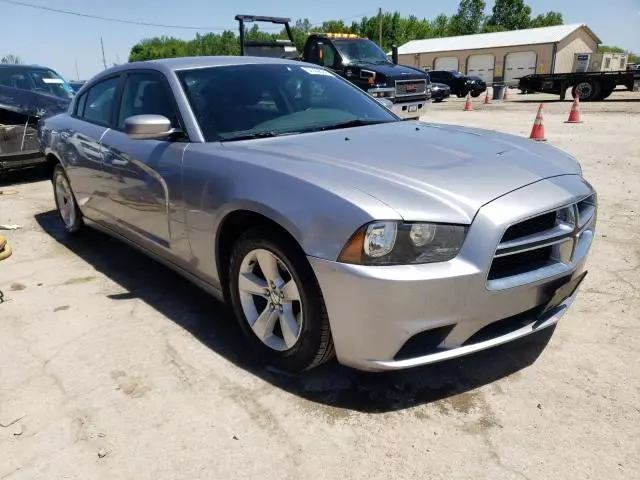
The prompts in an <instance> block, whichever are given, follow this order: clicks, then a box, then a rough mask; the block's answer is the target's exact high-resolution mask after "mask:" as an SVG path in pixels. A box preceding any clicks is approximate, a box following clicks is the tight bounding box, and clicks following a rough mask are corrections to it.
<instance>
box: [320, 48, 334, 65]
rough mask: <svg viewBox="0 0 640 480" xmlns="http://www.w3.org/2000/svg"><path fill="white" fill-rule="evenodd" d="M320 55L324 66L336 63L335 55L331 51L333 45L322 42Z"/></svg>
mask: <svg viewBox="0 0 640 480" xmlns="http://www.w3.org/2000/svg"><path fill="white" fill-rule="evenodd" d="M322 56H323V57H324V65H325V66H326V67H333V66H335V64H336V55H335V53H334V51H333V47H331V45H328V44H326V43H323V44H322Z"/></svg>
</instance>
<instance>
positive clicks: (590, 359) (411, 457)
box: [0, 91, 640, 480]
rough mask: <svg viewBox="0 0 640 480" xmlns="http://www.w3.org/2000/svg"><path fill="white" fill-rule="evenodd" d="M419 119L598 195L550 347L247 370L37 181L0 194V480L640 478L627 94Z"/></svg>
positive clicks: (191, 308) (179, 293) (192, 306)
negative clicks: (66, 226)
mask: <svg viewBox="0 0 640 480" xmlns="http://www.w3.org/2000/svg"><path fill="white" fill-rule="evenodd" d="M511 93H512V96H511V100H510V101H509V102H506V103H494V104H493V105H483V104H482V103H481V102H482V100H483V98H484V97H481V98H478V99H474V107H475V109H476V110H475V111H472V112H463V111H462V106H463V102H464V100H463V99H457V98H456V99H449V100H447V101H445V102H444V103H442V104H434V105H431V106H430V110H429V112H428V113H427V115H425V117H424V118H423V120H425V121H429V122H444V123H459V124H464V125H471V126H476V127H484V128H489V129H494V130H500V131H506V132H511V133H515V134H518V135H527V136H528V134H529V132H530V130H531V126H532V124H533V121H534V118H535V115H536V110H537V107H538V104H539V103H540V102H541V101H545V117H544V120H545V121H544V126H545V130H546V137H547V139H548V142H549V143H550V144H552V145H554V146H557V147H559V148H562V149H564V150H566V151H568V152H569V153H571V154H573V155H575V156H576V157H577V158H578V159H580V160H581V162H582V165H583V168H584V172H585V176H586V177H587V178H588V179H589V180H590V181H592V183H593V185H594V186H595V188H596V189H597V191H598V194H599V202H600V211H599V217H598V222H599V223H598V235H597V239H596V242H595V245H594V247H593V249H592V252H591V256H590V261H589V272H590V273H589V275H588V276H587V279H586V281H585V284H584V285H583V286H582V289H581V295H580V296H579V297H578V300H577V301H576V303H575V304H574V306H573V309H572V310H571V311H570V312H569V313H568V314H567V315H566V316H565V317H564V318H563V319H562V320H561V322H560V323H559V324H558V326H557V328H556V329H555V332H553V336H550V334H551V333H552V332H550V331H546V332H542V333H538V334H536V335H534V336H531V337H529V338H527V339H524V340H521V341H519V342H516V343H513V344H510V345H507V346H503V347H499V348H496V349H493V350H489V351H485V352H481V353H479V354H475V355H473V356H469V357H467V358H464V359H462V360H456V361H449V362H445V363H441V364H437V365H434V366H430V367H427V368H419V369H415V370H410V371H404V372H397V373H394V374H381V375H375V374H364V373H359V372H355V371H352V370H349V369H347V368H343V367H340V366H338V365H335V364H332V365H328V366H324V367H322V368H320V369H318V370H316V371H313V372H310V373H309V374H307V375H306V376H304V377H291V376H286V375H282V374H280V373H278V372H275V371H272V370H269V369H265V368H264V367H262V366H260V365H257V364H256V363H255V362H254V361H253V360H252V359H251V356H250V353H249V352H247V351H246V350H245V347H244V344H243V343H242V341H241V339H240V336H239V333H238V332H237V331H236V329H235V328H234V325H233V322H232V321H231V319H230V318H229V316H228V315H227V314H226V313H225V311H224V309H223V307H222V306H221V305H220V304H219V303H217V302H216V301H215V300H213V299H211V298H209V297H208V296H207V295H206V294H205V293H203V292H201V291H200V290H199V289H198V288H196V287H194V286H192V285H190V284H189V283H187V282H186V281H185V280H183V279H182V278H181V277H179V276H178V275H176V274H174V273H172V272H171V271H169V270H167V269H166V268H164V267H163V266H161V265H159V264H157V263H156V262H154V261H153V260H150V259H148V258H147V257H145V256H144V255H142V254H140V253H138V252H137V251H135V250H133V249H131V248H129V247H127V246H125V245H123V244H121V243H119V242H117V241H115V240H112V239H110V238H108V237H107V236H105V235H103V234H101V233H98V232H88V234H87V235H85V236H84V237H83V238H78V239H76V238H73V239H72V238H69V237H67V236H66V235H65V234H64V232H63V230H62V227H61V224H60V223H59V221H58V219H57V217H56V213H55V212H54V210H53V209H54V202H53V196H52V189H51V185H50V183H49V182H48V181H46V180H45V179H42V178H41V177H38V174H37V172H32V173H26V174H20V175H14V176H12V177H10V178H9V181H8V183H4V184H0V191H2V192H3V195H1V196H0V224H17V225H20V226H21V227H22V228H21V229H19V230H10V231H3V232H1V233H2V234H3V235H5V236H6V237H7V238H8V241H9V243H10V244H11V245H12V247H13V249H14V253H13V256H12V257H10V258H9V259H8V260H5V261H3V262H0V290H2V291H3V292H4V303H2V304H0V479H2V480H5V479H11V480H15V479H47V480H51V479H62V478H66V479H83V480H87V479H91V480H94V479H95V480H97V479H120V478H123V479H124V478H126V479H136V480H143V479H154V480H157V479H175V478H188V479H200V478H212V479H213V478H215V479H224V478H242V479H253V478H256V479H258V478H260V479H263V478H278V479H304V478H314V479H324V478H326V479H336V478H342V479H351V478H354V479H356V478H357V479H364V478H384V479H417V478H420V479H428V478H434V479H435V478H446V479H458V478H460V479H462V478H465V479H466V478H474V479H483V478H495V479H556V478H558V479H559V478H566V479H581V480H584V479H607V480H614V479H630V478H637V475H638V472H639V471H640V457H639V456H638V452H640V364H639V363H638V358H639V353H640V287H639V285H640V221H639V220H638V218H639V210H640V202H639V200H640V144H639V143H638V142H639V137H638V134H639V132H640V93H631V92H616V93H614V94H613V95H612V97H610V98H609V99H608V100H606V101H604V102H598V103H583V104H582V105H581V116H582V120H583V121H584V123H582V124H572V125H569V124H565V123H563V122H564V120H566V118H567V115H568V112H569V109H570V105H571V103H570V102H569V101H565V102H559V101H556V100H555V99H554V97H550V96H545V95H517V94H516V92H515V91H512V92H511Z"/></svg>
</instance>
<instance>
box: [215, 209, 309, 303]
mask: <svg viewBox="0 0 640 480" xmlns="http://www.w3.org/2000/svg"><path fill="white" fill-rule="evenodd" d="M252 228H264V229H267V230H271V231H273V232H275V233H277V234H280V235H283V236H285V237H286V238H287V239H288V240H290V241H291V244H292V245H294V246H296V247H297V248H298V249H299V250H300V252H301V253H302V254H303V255H306V252H305V251H304V248H303V246H302V237H301V232H300V230H299V229H297V228H296V227H295V226H294V225H293V224H292V223H291V222H289V221H287V220H286V219H285V218H283V217H282V216H281V215H278V214H277V213H276V212H275V211H273V210H272V209H271V208H269V207H267V206H265V205H259V204H253V202H251V203H249V204H246V203H243V204H242V205H237V206H235V207H234V208H227V209H226V212H225V213H224V214H223V215H221V220H220V222H219V223H218V228H217V230H216V234H215V241H214V244H215V245H214V248H215V261H216V269H217V273H218V279H219V280H220V285H221V288H222V291H223V294H224V296H225V297H227V295H228V284H229V282H228V272H229V261H230V257H231V252H232V250H233V245H234V244H235V242H236V240H237V239H238V238H239V237H240V236H241V235H242V234H243V233H245V232H246V231H247V230H250V229H252Z"/></svg>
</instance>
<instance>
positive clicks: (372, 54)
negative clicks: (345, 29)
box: [333, 38, 390, 65]
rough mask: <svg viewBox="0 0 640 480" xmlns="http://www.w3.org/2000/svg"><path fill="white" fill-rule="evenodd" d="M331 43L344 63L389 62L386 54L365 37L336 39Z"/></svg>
mask: <svg viewBox="0 0 640 480" xmlns="http://www.w3.org/2000/svg"><path fill="white" fill-rule="evenodd" d="M333 44H334V45H335V46H336V48H337V49H338V52H340V56H341V57H342V60H343V62H344V64H345V65H348V64H351V63H390V62H389V59H388V58H387V55H386V54H385V53H384V52H383V51H382V50H381V49H380V47H378V45H376V44H375V43H373V42H372V41H371V40H367V39H366V38H358V39H344V40H343V39H338V40H333Z"/></svg>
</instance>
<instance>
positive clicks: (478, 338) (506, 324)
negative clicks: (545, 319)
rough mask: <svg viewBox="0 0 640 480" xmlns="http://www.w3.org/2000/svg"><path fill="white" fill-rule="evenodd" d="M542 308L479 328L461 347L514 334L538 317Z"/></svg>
mask: <svg viewBox="0 0 640 480" xmlns="http://www.w3.org/2000/svg"><path fill="white" fill-rule="evenodd" d="M542 308H543V306H538V307H535V308H532V309H531V310H527V311H526V312H522V313H519V314H517V315H513V316H511V317H507V318H503V319H502V320H498V321H496V322H493V323H490V324H489V325H487V326H486V327H484V328H481V329H480V330H478V331H477V332H476V333H474V334H473V335H472V336H471V338H469V339H468V340H467V341H466V342H464V343H463V344H462V346H463V347H465V346H467V345H473V344H475V343H481V342H484V341H487V340H491V339H492V338H497V337H501V336H503V335H508V334H509V333H512V332H515V331H516V330H518V329H520V328H522V327H524V326H527V325H530V324H531V323H533V322H534V321H535V320H536V318H537V317H538V315H540V313H541V312H542Z"/></svg>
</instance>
